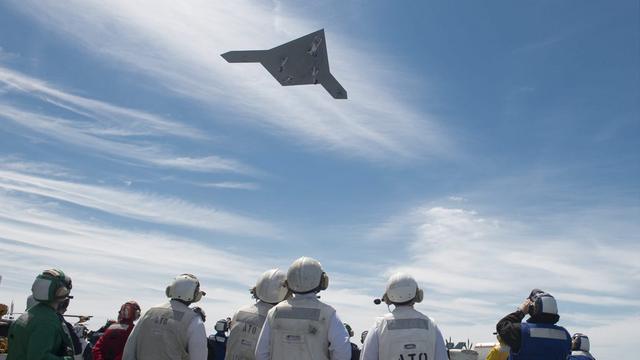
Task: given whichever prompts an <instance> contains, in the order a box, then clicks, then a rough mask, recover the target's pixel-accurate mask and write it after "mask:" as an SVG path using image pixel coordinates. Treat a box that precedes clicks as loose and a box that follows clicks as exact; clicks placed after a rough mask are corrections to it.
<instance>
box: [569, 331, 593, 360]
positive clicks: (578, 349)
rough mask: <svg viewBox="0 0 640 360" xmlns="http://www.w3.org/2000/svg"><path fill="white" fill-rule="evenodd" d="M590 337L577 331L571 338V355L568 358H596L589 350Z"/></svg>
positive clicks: (572, 359) (581, 359) (576, 359)
mask: <svg viewBox="0 0 640 360" xmlns="http://www.w3.org/2000/svg"><path fill="white" fill-rule="evenodd" d="M589 348H590V345H589V337H588V336H587V335H585V334H581V333H575V334H573V337H572V338H571V355H570V356H569V358H568V359H567V360H595V358H594V357H593V355H591V353H590V352H589Z"/></svg>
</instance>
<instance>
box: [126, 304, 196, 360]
mask: <svg viewBox="0 0 640 360" xmlns="http://www.w3.org/2000/svg"><path fill="white" fill-rule="evenodd" d="M171 306H172V307H173V308H175V309H179V310H181V311H193V309H191V308H189V307H188V306H187V305H185V304H183V303H181V302H179V301H175V300H171ZM139 328H140V327H139V326H136V327H134V328H133V331H132V332H131V335H129V339H127V344H126V345H125V347H124V352H123V354H122V360H138V359H137V358H136V341H137V336H138V334H137V332H136V330H138V329H139ZM187 338H188V339H189V340H188V345H187V349H188V352H189V360H207V333H206V331H205V328H204V323H203V322H202V318H200V316H195V317H194V318H193V320H191V323H190V324H189V328H188V329H187Z"/></svg>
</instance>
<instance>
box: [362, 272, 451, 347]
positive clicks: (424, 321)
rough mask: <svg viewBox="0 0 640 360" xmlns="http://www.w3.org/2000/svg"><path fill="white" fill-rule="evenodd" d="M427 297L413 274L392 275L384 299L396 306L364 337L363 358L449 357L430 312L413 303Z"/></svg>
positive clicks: (377, 320)
mask: <svg viewBox="0 0 640 360" xmlns="http://www.w3.org/2000/svg"><path fill="white" fill-rule="evenodd" d="M423 297H424V293H423V291H422V289H420V288H419V287H418V283H417V282H416V280H415V279H414V278H413V277H412V276H411V275H408V274H405V273H396V274H394V275H392V276H391V277H390V278H389V281H388V282H387V286H386V290H385V293H384V295H383V296H382V300H383V301H384V302H385V303H386V304H387V305H389V306H391V305H394V307H395V308H394V309H393V311H391V312H390V313H388V314H386V315H384V316H382V317H380V318H378V319H376V323H375V325H374V326H373V327H372V328H371V330H369V332H368V334H367V336H366V338H365V340H364V345H363V347H362V353H361V355H360V360H447V359H448V356H447V348H446V345H445V342H444V338H443V337H442V333H440V330H439V329H438V327H437V326H436V324H435V323H434V322H433V321H432V320H431V319H430V318H429V317H428V316H426V315H424V314H422V313H421V312H419V311H417V310H416V309H414V307H413V306H414V304H415V303H419V302H421V301H422V299H423Z"/></svg>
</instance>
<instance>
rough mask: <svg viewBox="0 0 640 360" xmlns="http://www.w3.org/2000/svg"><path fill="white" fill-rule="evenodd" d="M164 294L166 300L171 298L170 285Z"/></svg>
mask: <svg viewBox="0 0 640 360" xmlns="http://www.w3.org/2000/svg"><path fill="white" fill-rule="evenodd" d="M164 294H165V295H167V297H168V298H171V297H172V296H171V285H169V286H167V288H166V289H165V290H164Z"/></svg>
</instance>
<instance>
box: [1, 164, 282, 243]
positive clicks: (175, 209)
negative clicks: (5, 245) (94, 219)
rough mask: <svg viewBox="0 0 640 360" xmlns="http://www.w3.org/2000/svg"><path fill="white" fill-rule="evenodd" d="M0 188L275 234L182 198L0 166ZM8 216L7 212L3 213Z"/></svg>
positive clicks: (193, 224) (179, 222) (169, 220)
mask: <svg viewBox="0 0 640 360" xmlns="http://www.w3.org/2000/svg"><path fill="white" fill-rule="evenodd" d="M0 189H4V190H6V191H12V192H20V193H23V194H29V195H35V196H38V197H45V198H49V199H54V200H59V201H63V202H65V203H68V204H74V205H77V206H82V207H85V208H90V209H94V210H98V211H101V212H104V213H109V214H113V215H117V216H121V217H125V218H130V219H135V220H141V221H145V222H150V223H156V224H165V225H173V226H182V227H190V228H197V229H205V230H211V231H216V232H222V233H228V234H236V235H243V236H258V237H277V236H278V234H279V230H278V229H277V227H276V226H274V225H272V224H269V223H267V222H264V221H260V220H256V219H252V218H250V217H246V216H241V215H237V214H234V213H232V212H228V211H224V210H219V209H214V208H211V207H205V206H200V205H196V204H193V203H189V202H186V201H184V200H181V199H178V198H173V197H168V196H161V195H154V194H149V193H139V192H134V191H129V190H120V189H116V188H109V187H103V186H96V185H88V184H82V183H78V182H70V181H63V180H52V179H47V178H45V177H39V176H34V175H29V174H25V173H20V172H16V171H7V170H2V169H1V168H0ZM6 216H7V217H8V216H10V215H9V214H7V215H6Z"/></svg>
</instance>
